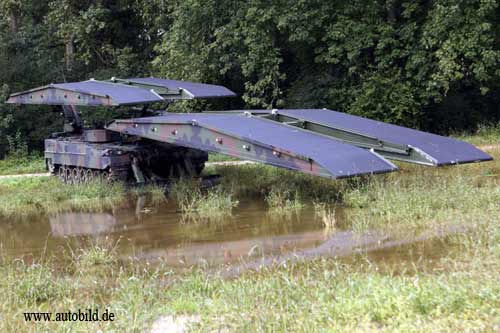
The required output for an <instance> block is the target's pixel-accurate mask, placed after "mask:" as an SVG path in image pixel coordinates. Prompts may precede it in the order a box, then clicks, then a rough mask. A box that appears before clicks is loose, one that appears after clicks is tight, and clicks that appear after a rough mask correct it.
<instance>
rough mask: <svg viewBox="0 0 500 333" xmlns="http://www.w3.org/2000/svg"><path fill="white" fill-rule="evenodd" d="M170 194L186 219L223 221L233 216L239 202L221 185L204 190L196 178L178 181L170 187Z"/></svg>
mask: <svg viewBox="0 0 500 333" xmlns="http://www.w3.org/2000/svg"><path fill="white" fill-rule="evenodd" d="M169 196H170V197H172V198H174V200H175V201H176V202H177V206H178V207H179V209H180V211H181V212H182V213H183V214H184V218H185V221H195V222H200V221H221V220H222V219H224V218H227V217H229V216H231V213H232V209H233V208H234V207H237V206H238V203H239V202H238V200H236V199H235V198H234V196H233V195H232V194H230V193H228V192H225V191H224V190H223V189H222V188H221V187H220V186H219V187H215V188H211V189H209V190H202V189H201V188H200V184H199V182H198V181H195V180H180V181H177V182H176V183H175V184H174V185H173V186H172V188H171V189H170V193H169Z"/></svg>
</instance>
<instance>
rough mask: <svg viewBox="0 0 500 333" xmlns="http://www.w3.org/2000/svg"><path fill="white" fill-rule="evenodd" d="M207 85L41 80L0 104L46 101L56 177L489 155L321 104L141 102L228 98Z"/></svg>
mask: <svg viewBox="0 0 500 333" xmlns="http://www.w3.org/2000/svg"><path fill="white" fill-rule="evenodd" d="M232 96H235V94H234V93H233V92H232V91H230V90H229V89H227V88H225V87H223V86H218V85H212V84H202V83H193V82H187V81H177V80H167V79H159V78H131V79H116V78H112V79H111V80H109V81H97V80H93V79H91V80H88V81H82V82H73V83H61V84H50V85H48V86H43V87H39V88H35V89H32V90H29V91H24V92H20V93H15V94H12V95H11V96H10V97H9V99H8V100H7V101H6V103H15V104H45V105H56V106H57V107H59V108H60V110H61V111H62V113H63V114H64V117H65V125H64V131H63V132H61V133H54V135H53V136H52V138H50V139H47V140H45V159H46V164H47V168H48V170H50V172H51V173H53V174H55V175H58V176H59V178H60V179H61V180H62V181H63V182H66V183H71V184H78V183H81V182H85V181H88V180H91V179H94V178H99V177H104V178H107V179H111V180H123V181H134V182H137V183H146V182H158V181H168V180H170V179H175V178H179V177H197V176H199V175H200V173H201V172H202V170H203V168H204V165H205V162H206V161H207V160H208V153H209V152H215V153H221V154H225V155H229V156H233V157H236V158H240V159H247V160H253V161H256V162H260V163H265V164H269V165H273V166H276V167H281V168H286V169H291V170H296V171H300V172H303V173H308V174H312V175H315V176H322V177H328V178H347V177H354V176H358V175H364V174H376V173H385V172H392V171H396V170H398V166H397V165H395V164H393V163H392V162H391V161H389V160H398V161H404V162H409V163H416V164H421V165H427V166H435V167H439V166H445V165H458V164H463V163H473V162H482V161H489V160H491V159H492V158H491V156H489V155H488V154H486V153H484V152H483V151H481V150H479V149H478V148H476V147H474V146H473V145H470V144H468V143H465V142H461V141H458V140H455V139H452V138H448V137H443V136H439V135H435V134H431V133H426V132H421V131H417V130H414V129H409V128H406V127H401V126H396V125H391V124H386V123H383V122H379V121H375V120H371V119H367V118H362V117H357V116H353V115H349V114H345V113H342V112H337V111H332V110H327V109H282V110H233V111H213V112H212V111H207V112H202V113H171V112H166V108H164V109H161V110H156V111H152V110H149V109H148V106H150V105H151V104H156V103H162V104H165V103H168V102H171V101H175V100H185V99H201V98H203V99H204V98H217V97H232ZM137 105H140V106H142V109H140V110H141V113H142V116H141V117H139V118H129V119H115V120H113V121H111V122H110V123H108V124H107V125H106V126H105V127H104V128H102V129H86V128H84V126H83V124H82V121H81V118H80V114H79V113H78V110H77V109H76V108H77V106H104V107H114V106H137Z"/></svg>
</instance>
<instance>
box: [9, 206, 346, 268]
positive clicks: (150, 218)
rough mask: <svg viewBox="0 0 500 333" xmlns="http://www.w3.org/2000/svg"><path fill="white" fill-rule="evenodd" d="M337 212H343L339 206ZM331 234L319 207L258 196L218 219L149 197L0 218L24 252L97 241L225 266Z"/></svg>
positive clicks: (17, 251) (153, 256)
mask: <svg viewBox="0 0 500 333" xmlns="http://www.w3.org/2000/svg"><path fill="white" fill-rule="evenodd" d="M336 216H337V219H338V220H341V219H342V218H343V217H342V211H341V210H340V209H339V210H337V213H336ZM329 235H330V232H329V230H328V229H325V228H324V226H323V222H322V220H321V218H319V217H318V216H316V215H315V212H314V210H313V209H310V208H309V209H303V210H300V211H298V212H293V213H292V214H284V215H274V214H269V213H268V211H267V207H266V204H265V202H264V201H263V200H258V199H247V200H242V201H240V202H239V205H238V207H237V208H235V209H234V210H233V212H232V214H231V216H227V217H224V219H223V220H221V221H211V222H198V221H192V220H191V219H190V217H189V216H186V215H185V214H183V213H181V212H180V211H179V207H178V206H177V205H176V204H175V203H174V202H165V203H162V204H154V203H151V202H150V201H148V198H147V197H139V198H131V199H127V200H125V201H124V202H119V203H117V204H116V205H115V207H114V208H113V209H110V210H104V211H100V212H96V213H92V212H62V213H54V214H49V215H48V216H45V215H42V216H30V217H27V218H24V219H17V220H9V219H5V218H3V219H2V218H0V244H1V251H2V252H3V254H4V255H7V256H10V257H19V258H20V257H22V258H25V259H30V258H32V257H34V258H37V257H40V256H41V255H42V254H44V255H49V256H50V255H53V254H57V253H59V252H61V251H64V250H69V249H78V248H80V247H82V246H85V244H89V243H92V244H103V245H109V244H113V245H114V246H116V247H117V252H118V254H119V256H120V257H122V258H127V257H134V258H137V259H140V260H147V261H150V262H155V261H163V262H165V263H167V264H169V265H172V266H181V267H182V266H190V265H207V264H210V265H219V264H224V263H232V262H236V261H239V260H240V259H241V260H248V259H251V258H254V257H258V256H261V255H262V254H266V255H270V254H282V253H285V252H288V251H293V250H299V249H306V248H311V247H316V246H318V245H319V244H321V243H323V242H324V241H325V240H326V239H327V238H328V237H329ZM61 259H63V260H64V259H65V258H61Z"/></svg>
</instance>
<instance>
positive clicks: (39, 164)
mask: <svg viewBox="0 0 500 333" xmlns="http://www.w3.org/2000/svg"><path fill="white" fill-rule="evenodd" d="M39 172H45V161H44V160H43V158H42V157H41V156H37V155H34V156H25V157H12V156H9V157H7V158H5V159H0V176H3V175H19V174H26V173H39Z"/></svg>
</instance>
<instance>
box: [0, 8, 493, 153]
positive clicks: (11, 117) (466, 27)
mask: <svg viewBox="0 0 500 333" xmlns="http://www.w3.org/2000/svg"><path fill="white" fill-rule="evenodd" d="M140 75H155V76H162V77H168V78H175V79H185V80H194V81H201V82H209V83H218V84H223V85H225V86H227V87H229V88H231V89H232V90H234V91H236V92H237V93H239V94H240V95H241V96H242V98H241V99H235V100H231V101H224V102H215V103H216V104H208V103H207V102H196V103H189V104H187V105H186V104H179V105H177V106H175V108H176V109H177V110H180V109H188V108H189V109H203V108H214V109H215V108H216V109H219V108H222V107H264V108H270V107H327V108H331V109H336V110H340V111H345V112H350V113H353V114H359V115H364V116H368V117H370V118H376V119H381V120H384V121H389V122H392V123H396V124H403V125H407V126H412V127H416V128H422V129H427V130H431V131H435V132H444V133H446V132H449V131H452V130H461V129H473V128H474V126H476V125H477V124H478V123H480V122H485V121H496V120H498V118H499V117H500V116H499V114H500V107H499V105H500V90H499V86H500V7H499V1H497V0H420V1H404V0H378V1H366V0H351V1H334V0H332V1H325V0H296V1H285V0H271V1H269V0H267V1H266V0H182V1H181V0H173V1H166V0H78V1H77V0H49V1H34V0H25V1H21V0H0V100H2V101H3V100H4V99H5V97H6V96H7V95H8V94H9V93H10V92H13V91H18V90H23V89H28V88H32V87H34V86H38V85H43V84H47V83H50V82H61V81H72V80H83V79H88V78H90V77H94V78H97V79H106V78H110V77H111V76H117V77H130V76H140ZM56 119H58V118H57V117H55V115H54V114H53V113H51V111H50V108H40V107H23V108H21V107H12V106H7V105H5V104H0V156H1V155H3V154H4V153H5V152H6V151H7V150H8V149H9V147H10V148H11V149H15V148H16V146H20V145H23V144H26V143H27V144H28V146H29V147H32V148H34V149H36V148H39V147H40V144H41V142H42V139H43V138H44V137H45V136H47V135H48V134H49V133H50V132H52V131H56V130H58V127H59V126H60V121H56Z"/></svg>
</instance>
